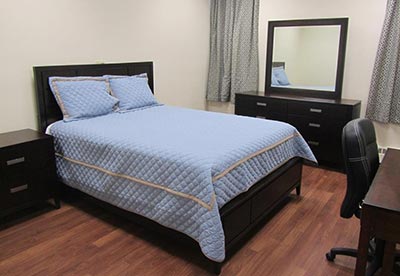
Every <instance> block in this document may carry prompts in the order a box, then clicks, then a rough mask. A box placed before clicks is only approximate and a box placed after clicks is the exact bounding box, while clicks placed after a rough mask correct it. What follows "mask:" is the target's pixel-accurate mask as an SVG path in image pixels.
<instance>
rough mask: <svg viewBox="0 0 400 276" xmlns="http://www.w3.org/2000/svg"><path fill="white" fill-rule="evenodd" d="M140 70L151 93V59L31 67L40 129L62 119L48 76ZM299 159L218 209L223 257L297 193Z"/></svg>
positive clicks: (172, 233)
mask: <svg viewBox="0 0 400 276" xmlns="http://www.w3.org/2000/svg"><path fill="white" fill-rule="evenodd" d="M140 73H147V75H148V79H149V86H150V88H151V90H152V91H153V93H154V87H153V63H152V62H139V63H120V64H94V65H66V66H64V65H63V66H45V67H34V76H35V83H36V95H37V104H38V120H39V128H40V130H41V131H42V132H44V131H45V130H46V127H47V126H48V125H50V124H51V123H53V122H55V121H58V120H61V119H62V114H61V111H60V109H59V107H58V105H57V103H56V101H55V99H54V97H53V95H52V93H51V90H50V87H49V85H48V78H49V77H50V76H100V75H106V74H108V75H135V74H140ZM302 163H303V162H302V159H301V158H293V159H291V160H289V161H288V162H286V163H285V164H283V165H282V166H281V167H279V168H278V169H276V170H275V171H274V172H272V173H271V174H269V175H268V176H266V177H265V178H263V179H261V180H260V181H259V182H257V183H256V184H255V185H253V186H252V187H251V188H250V189H249V190H248V191H247V192H245V193H243V194H240V195H239V196H237V197H236V198H234V199H232V200H231V201H229V202H228V203H227V204H225V205H224V206H223V207H222V208H221V209H220V215H221V220H222V225H223V228H224V233H225V251H226V256H227V258H228V257H229V256H230V255H231V253H232V252H233V251H235V249H236V248H237V245H239V244H240V243H241V242H242V241H244V240H245V238H246V237H247V236H248V234H249V233H250V231H251V230H254V229H255V227H256V226H257V225H259V224H260V222H261V221H263V220H264V219H265V218H266V217H267V216H268V215H270V214H271V213H272V211H273V210H274V209H275V207H276V206H277V205H278V204H279V203H281V202H282V201H283V200H284V199H285V198H287V196H288V195H289V194H290V193H291V191H292V190H294V189H296V193H297V195H300V187H301V174H302ZM89 198H90V197H89ZM94 200H95V201H96V202H97V203H100V204H101V205H103V206H105V207H107V208H108V209H112V210H113V211H114V212H117V213H119V214H122V215H123V216H125V217H128V218H130V219H133V220H134V221H135V222H138V223H140V224H141V225H144V226H146V227H149V228H152V229H154V230H156V231H160V232H162V233H165V234H167V235H169V236H175V237H176V236H177V237H178V238H179V239H181V240H191V242H192V243H194V244H196V246H197V247H198V245H197V242H195V241H194V240H192V239H190V238H189V237H188V236H186V235H184V234H182V233H179V232H177V231H174V230H171V229H168V228H166V227H163V226H161V225H160V224H158V223H156V222H154V221H152V220H150V219H147V218H144V217H142V216H139V215H136V214H133V213H131V212H127V211H125V210H122V209H120V208H117V207H114V206H112V205H111V204H108V203H105V202H102V201H100V200H97V199H94ZM210 262H211V263H212V264H213V267H214V272H215V273H217V274H219V273H220V271H221V267H222V263H217V262H213V261H211V260H210Z"/></svg>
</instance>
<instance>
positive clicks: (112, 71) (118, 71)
mask: <svg viewBox="0 0 400 276" xmlns="http://www.w3.org/2000/svg"><path fill="white" fill-rule="evenodd" d="M33 71H34V78H35V86H36V98H37V106H38V121H39V130H40V131H42V132H45V131H46V128H47V126H48V125H50V124H51V123H54V122H55V121H58V120H61V119H62V113H61V110H60V108H59V107H58V104H57V102H56V100H55V99H54V96H53V94H52V92H51V90H50V86H49V81H48V78H49V77H52V76H61V77H75V76H102V75H136V74H141V73H147V77H148V79H149V86H150V88H151V91H152V92H153V93H154V82H153V62H134V63H109V64H86V65H57V66H35V67H33Z"/></svg>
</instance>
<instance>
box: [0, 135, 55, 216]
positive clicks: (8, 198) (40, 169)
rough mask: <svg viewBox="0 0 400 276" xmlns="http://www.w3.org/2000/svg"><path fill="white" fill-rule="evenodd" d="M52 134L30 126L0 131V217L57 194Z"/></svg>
mask: <svg viewBox="0 0 400 276" xmlns="http://www.w3.org/2000/svg"><path fill="white" fill-rule="evenodd" d="M57 183H58V182H57V178H56V167H55V157H54V146H53V137H51V136H49V135H46V134H42V133H39V132H36V131H34V130H31V129H24V130H20V131H13V132H8V133H2V134H0V216H4V215H7V214H9V213H11V212H14V211H17V210H20V209H23V208H26V207H29V206H32V205H33V204H35V203H38V202H40V201H45V200H48V199H51V198H53V199H54V203H55V206H56V208H60V200H59V198H58V197H57V185H58V184H57Z"/></svg>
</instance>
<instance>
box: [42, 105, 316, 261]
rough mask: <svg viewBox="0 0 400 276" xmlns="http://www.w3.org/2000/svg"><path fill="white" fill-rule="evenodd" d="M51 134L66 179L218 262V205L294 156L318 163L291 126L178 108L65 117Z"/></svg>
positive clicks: (220, 232) (220, 230)
mask: <svg viewBox="0 0 400 276" xmlns="http://www.w3.org/2000/svg"><path fill="white" fill-rule="evenodd" d="M49 132H50V134H51V135H53V136H54V138H55V148H56V156H57V171H58V175H59V177H60V178H61V180H62V181H63V182H64V183H65V184H67V185H69V186H72V187H74V188H76V189H79V190H81V191H83V192H85V193H87V194H90V195H92V196H94V197H96V198H98V199H101V200H103V201H106V202H109V203H111V204H113V205H115V206H118V207H120V208H123V209H126V210H129V211H132V212H134V213H137V214H140V215H143V216H145V217H147V218H150V219H152V220H154V221H156V222H158V223H160V224H162V225H164V226H166V227H169V228H172V229H175V230H177V231H180V232H182V233H185V234H187V235H188V236H190V237H192V238H193V239H195V240H196V241H198V243H199V244H200V247H201V249H202V252H203V253H204V254H205V256H207V257H208V258H209V259H211V260H214V261H218V262H220V261H223V260H224V258H225V240H224V232H223V228H222V223H221V218H220V215H219V209H220V208H221V207H222V206H223V205H224V204H225V203H227V202H228V201H229V200H231V199H232V198H234V197H235V196H237V195H238V194H240V193H243V192H245V191H247V190H248V189H249V188H250V187H251V186H252V185H253V184H254V183H256V182H257V181H258V180H260V179H261V178H263V177H265V176H266V175H267V174H268V173H270V172H272V171H273V170H275V169H276V168H278V167H279V166H280V165H282V164H283V163H284V162H286V161H287V160H289V159H291V158H293V157H295V156H299V157H302V158H305V159H308V160H311V161H316V160H315V157H314V156H313V154H312V152H311V150H310V148H309V147H308V145H307V144H306V143H305V141H304V140H303V138H302V137H301V136H300V134H299V133H298V132H297V130H296V129H295V128H294V127H292V126H290V125H288V124H286V123H281V122H276V121H270V120H262V119H255V118H249V117H242V116H235V115H228V114H221V113H213V112H205V111H198V110H190V109H183V108H177V107H171V106H154V107H150V108H145V109H141V110H136V111H132V112H127V113H113V114H109V115H105V116H101V117H95V118H91V119H86V120H80V121H73V122H67V123H65V122H62V121H59V122H56V123H55V124H53V125H52V126H51V128H50V130H49Z"/></svg>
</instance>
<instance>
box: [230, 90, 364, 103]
mask: <svg viewBox="0 0 400 276" xmlns="http://www.w3.org/2000/svg"><path fill="white" fill-rule="evenodd" d="M236 94H242V95H249V96H259V97H266V98H270V99H285V100H292V101H303V102H304V101H306V102H315V103H326V104H337V105H351V106H355V105H358V104H361V101H360V100H351V99H321V98H311V97H302V96H296V95H285V94H280V93H270V94H267V95H265V92H264V91H248V92H241V93H236Z"/></svg>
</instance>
